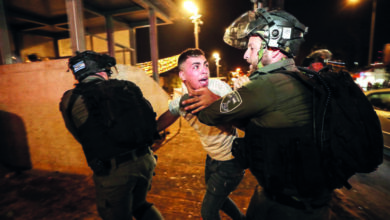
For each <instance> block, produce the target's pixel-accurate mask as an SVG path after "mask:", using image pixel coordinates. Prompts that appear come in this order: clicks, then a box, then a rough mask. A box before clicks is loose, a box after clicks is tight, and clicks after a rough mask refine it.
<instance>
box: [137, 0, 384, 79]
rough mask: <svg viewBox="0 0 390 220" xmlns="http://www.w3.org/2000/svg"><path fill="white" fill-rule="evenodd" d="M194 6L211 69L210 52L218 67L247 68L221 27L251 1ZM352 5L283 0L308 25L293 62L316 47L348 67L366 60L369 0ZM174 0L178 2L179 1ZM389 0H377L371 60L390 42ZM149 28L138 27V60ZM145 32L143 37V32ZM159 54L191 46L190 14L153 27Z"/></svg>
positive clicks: (203, 0) (146, 49) (216, 0)
mask: <svg viewBox="0 0 390 220" xmlns="http://www.w3.org/2000/svg"><path fill="white" fill-rule="evenodd" d="M193 1H194V2H195V3H196V4H197V5H198V6H199V13H200V14H201V15H202V18H201V19H202V20H203V22H204V24H203V25H201V26H200V27H201V31H200V33H199V47H200V48H201V49H203V50H204V51H205V52H206V56H207V58H208V59H209V62H210V70H211V73H212V75H213V73H215V60H214V59H213V58H212V53H213V52H215V51H218V52H219V53H220V56H221V61H220V65H221V66H222V67H221V70H220V71H221V72H225V71H232V70H235V69H236V68H238V67H240V68H241V69H243V70H247V68H248V65H247V63H246V61H245V60H244V59H243V54H244V50H238V49H235V48H232V47H230V46H228V45H227V44H225V43H224V42H223V40H222V37H223V34H224V31H225V29H226V28H227V27H228V26H229V25H230V24H231V23H232V22H233V21H234V20H235V19H236V18H237V17H239V16H240V15H241V14H243V13H245V12H246V11H248V10H251V9H252V8H253V4H252V3H251V1H250V0H193ZM360 1H361V2H360V3H359V4H358V5H355V6H352V7H351V6H346V3H345V2H346V0H326V1H323V0H285V1H284V10H285V11H287V12H289V13H291V14H292V15H294V16H295V17H296V18H297V19H298V20H299V21H300V22H301V23H303V24H304V25H306V26H307V27H309V32H308V34H307V35H306V36H305V43H304V44H303V45H302V47H301V50H300V53H299V54H298V56H297V59H296V60H297V63H298V64H300V62H301V61H302V60H303V58H304V57H305V56H307V55H308V54H309V53H310V52H311V51H312V50H313V49H315V48H327V49H329V50H330V51H331V52H332V53H333V59H334V60H341V61H344V62H346V64H347V65H348V66H351V65H353V63H354V62H358V63H359V66H366V65H367V62H368V50H369V37H370V27H371V12H372V0H360ZM178 2H179V1H178ZM389 10H390V1H389V0H377V13H376V23H375V35H374V48H373V60H374V61H375V60H381V56H382V55H381V53H378V51H382V50H383V47H384V45H385V44H386V43H390V37H389V34H390V16H389ZM148 34H149V29H148V28H142V29H137V45H138V47H137V50H138V54H137V56H138V62H145V61H149V60H150V46H149V38H148V36H147V35H148ZM145 35H146V37H145ZM158 43H159V58H165V57H169V56H173V55H176V54H179V53H180V52H181V51H183V50H184V49H186V48H189V47H195V39H194V25H193V23H192V22H191V20H190V19H189V18H183V19H179V20H176V21H175V22H174V24H171V25H163V26H158Z"/></svg>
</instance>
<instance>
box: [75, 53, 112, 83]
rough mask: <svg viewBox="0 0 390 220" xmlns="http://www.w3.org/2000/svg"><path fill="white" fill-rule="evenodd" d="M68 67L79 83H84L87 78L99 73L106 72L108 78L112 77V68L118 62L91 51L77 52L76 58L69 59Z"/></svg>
mask: <svg viewBox="0 0 390 220" xmlns="http://www.w3.org/2000/svg"><path fill="white" fill-rule="evenodd" d="M68 65H69V69H71V70H72V72H73V75H74V77H75V78H76V79H77V80H78V81H82V80H83V79H85V78H86V77H87V76H90V75H93V74H95V73H99V72H106V73H107V75H108V76H111V74H112V72H111V67H113V66H115V65H116V60H115V58H114V57H111V56H108V55H106V54H98V53H96V52H94V51H91V50H87V51H84V52H82V53H80V52H79V51H77V52H76V56H74V57H71V58H69V63H68Z"/></svg>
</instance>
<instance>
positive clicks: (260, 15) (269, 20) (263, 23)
mask: <svg viewBox="0 0 390 220" xmlns="http://www.w3.org/2000/svg"><path fill="white" fill-rule="evenodd" d="M307 29H308V28H307V27H306V26H305V25H303V24H301V23H300V22H299V21H298V20H297V19H296V18H295V17H294V16H292V15H291V14H289V13H287V12H285V11H283V10H275V11H270V12H267V11H266V10H265V9H264V8H258V9H257V10H256V11H248V12H246V13H244V14H243V15H241V16H240V17H238V18H237V19H236V20H235V21H234V22H233V23H232V24H231V25H230V26H229V27H228V28H227V29H226V32H225V35H224V37H223V40H224V41H225V43H227V44H228V45H230V46H232V47H235V48H238V49H246V47H247V42H248V38H249V37H250V36H253V35H257V36H259V37H261V38H262V39H263V41H264V42H265V43H266V45H265V46H266V47H268V48H277V49H280V50H281V51H282V52H283V53H285V54H286V55H287V56H288V57H294V56H296V54H297V53H298V50H299V47H300V44H301V43H302V42H303V41H304V39H303V37H304V35H305V34H306V33H307Z"/></svg>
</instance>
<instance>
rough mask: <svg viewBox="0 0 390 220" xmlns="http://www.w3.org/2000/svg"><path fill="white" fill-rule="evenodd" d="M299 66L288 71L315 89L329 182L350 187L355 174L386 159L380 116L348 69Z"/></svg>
mask: <svg viewBox="0 0 390 220" xmlns="http://www.w3.org/2000/svg"><path fill="white" fill-rule="evenodd" d="M299 70H301V71H302V73H295V72H286V73H287V74H289V75H291V76H293V77H294V78H296V79H297V80H299V81H300V82H302V83H303V84H304V85H306V86H307V87H308V88H309V89H311V90H312V91H313V95H314V99H313V100H314V115H313V119H314V123H313V125H314V127H315V128H314V129H313V130H314V139H315V142H316V146H317V147H318V148H319V149H320V153H321V155H322V158H319V159H321V160H322V164H323V172H324V176H325V177H326V178H325V179H326V180H327V181H328V184H327V185H328V186H329V187H330V188H332V189H334V188H341V187H343V186H345V187H346V188H348V189H349V188H351V186H350V184H349V183H348V179H349V178H350V177H351V176H353V175H354V174H356V173H370V172H373V171H375V170H376V169H377V168H378V166H379V165H380V164H381V163H382V162H383V136H382V129H381V125H380V122H379V119H378V116H377V114H376V112H375V111H374V109H373V107H372V105H371V103H370V102H369V101H368V99H367V97H366V96H365V94H364V93H363V91H362V90H361V88H360V87H359V86H358V85H357V84H356V83H355V82H354V81H353V79H352V77H351V76H350V74H349V73H348V72H344V71H340V72H333V71H329V70H328V71H320V72H314V71H312V70H309V69H306V68H302V67H299Z"/></svg>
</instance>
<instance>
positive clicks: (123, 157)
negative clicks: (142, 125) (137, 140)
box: [114, 147, 150, 166]
mask: <svg viewBox="0 0 390 220" xmlns="http://www.w3.org/2000/svg"><path fill="white" fill-rule="evenodd" d="M147 153H150V148H149V147H141V148H137V149H135V150H132V151H128V152H126V153H123V154H120V155H117V156H115V157H114V159H115V162H116V165H117V166H118V165H119V164H121V163H124V162H127V161H130V160H136V159H137V158H139V157H141V156H144V155H145V154H147Z"/></svg>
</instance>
